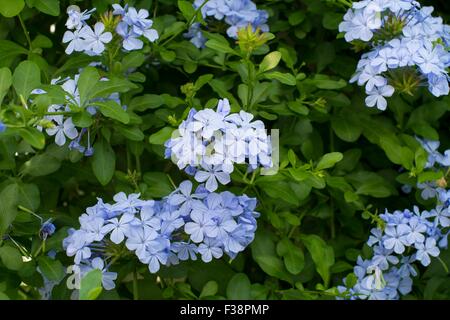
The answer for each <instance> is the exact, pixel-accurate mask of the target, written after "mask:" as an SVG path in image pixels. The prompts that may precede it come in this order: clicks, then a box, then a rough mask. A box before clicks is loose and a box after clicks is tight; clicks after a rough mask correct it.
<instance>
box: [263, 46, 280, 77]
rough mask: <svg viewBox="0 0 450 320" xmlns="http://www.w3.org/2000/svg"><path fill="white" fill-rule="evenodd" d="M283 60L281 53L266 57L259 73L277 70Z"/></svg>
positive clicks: (270, 54) (275, 52) (277, 52)
mask: <svg viewBox="0 0 450 320" xmlns="http://www.w3.org/2000/svg"><path fill="white" fill-rule="evenodd" d="M280 60H281V53H280V52H279V51H273V52H271V53H269V54H268V55H266V56H265V57H264V59H263V61H262V62H261V64H260V65H259V72H260V73H262V72H266V71H269V70H271V69H273V68H276V66H277V65H278V63H280Z"/></svg>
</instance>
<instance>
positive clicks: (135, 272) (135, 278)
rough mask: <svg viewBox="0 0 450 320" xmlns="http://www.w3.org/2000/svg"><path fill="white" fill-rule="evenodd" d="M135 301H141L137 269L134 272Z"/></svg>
mask: <svg viewBox="0 0 450 320" xmlns="http://www.w3.org/2000/svg"><path fill="white" fill-rule="evenodd" d="M133 300H139V291H138V279H137V270H136V268H134V271H133Z"/></svg>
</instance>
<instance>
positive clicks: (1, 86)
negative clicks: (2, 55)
mask: <svg viewBox="0 0 450 320" xmlns="http://www.w3.org/2000/svg"><path fill="white" fill-rule="evenodd" d="M11 85H12V75H11V71H10V70H9V69H8V68H1V69H0V106H1V105H2V102H3V99H4V98H5V96H6V94H7V93H8V91H9V88H10V87H11Z"/></svg>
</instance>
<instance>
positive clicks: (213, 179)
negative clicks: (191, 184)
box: [194, 165, 231, 192]
mask: <svg viewBox="0 0 450 320" xmlns="http://www.w3.org/2000/svg"><path fill="white" fill-rule="evenodd" d="M202 169H203V170H202ZM202 169H200V170H198V171H197V172H196V174H195V177H194V178H195V180H196V181H198V182H205V181H206V184H205V187H206V189H207V190H208V191H210V192H214V191H215V190H217V188H218V184H217V181H219V182H220V183H221V184H223V185H225V184H228V183H229V182H230V181H231V179H230V175H229V174H228V173H226V172H223V170H222V166H221V165H218V166H208V165H204V166H203V168H202Z"/></svg>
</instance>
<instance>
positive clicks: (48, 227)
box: [39, 219, 56, 240]
mask: <svg viewBox="0 0 450 320" xmlns="http://www.w3.org/2000/svg"><path fill="white" fill-rule="evenodd" d="M55 231H56V227H55V225H54V224H53V223H52V219H48V220H47V221H45V222H44V223H42V225H41V229H40V230H39V235H40V236H41V238H42V239H43V240H46V239H47V238H48V237H49V236H52V235H53V234H54V233H55Z"/></svg>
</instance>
